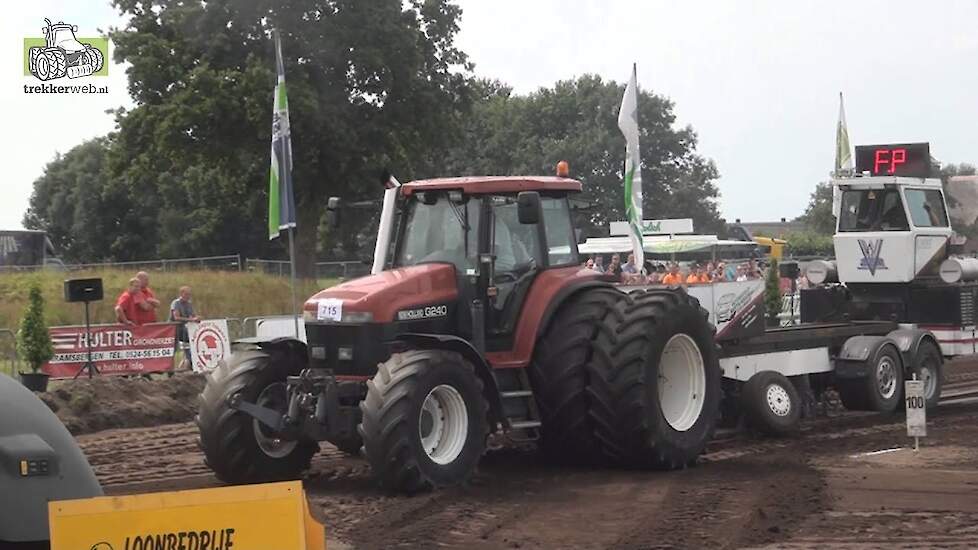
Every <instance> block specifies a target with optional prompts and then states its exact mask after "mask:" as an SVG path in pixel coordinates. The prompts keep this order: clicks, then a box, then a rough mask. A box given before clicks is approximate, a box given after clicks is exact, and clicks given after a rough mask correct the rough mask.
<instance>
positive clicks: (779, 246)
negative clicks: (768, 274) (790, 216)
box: [754, 236, 788, 261]
mask: <svg viewBox="0 0 978 550" xmlns="http://www.w3.org/2000/svg"><path fill="white" fill-rule="evenodd" d="M754 242H755V243H757V244H759V245H761V246H766V247H767V248H768V251H769V252H768V256H770V257H771V258H774V259H776V260H778V261H781V257H782V255H784V247H785V245H787V244H788V241H786V240H784V239H776V238H772V237H761V236H755V237H754Z"/></svg>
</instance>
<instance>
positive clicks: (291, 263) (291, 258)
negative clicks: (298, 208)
mask: <svg viewBox="0 0 978 550" xmlns="http://www.w3.org/2000/svg"><path fill="white" fill-rule="evenodd" d="M294 232H295V227H294V226H289V267H291V271H292V277H291V280H290V281H289V288H290V289H291V290H292V321H293V323H294V325H295V339H296V340H299V314H298V313H297V312H298V311H299V304H298V302H297V301H296V298H295V237H293V235H292V234H293V233H294Z"/></svg>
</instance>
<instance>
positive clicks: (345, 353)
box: [336, 348, 353, 361]
mask: <svg viewBox="0 0 978 550" xmlns="http://www.w3.org/2000/svg"><path fill="white" fill-rule="evenodd" d="M336 358H337V359H339V360H340V361H353V348H336Z"/></svg>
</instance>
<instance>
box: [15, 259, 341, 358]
mask: <svg viewBox="0 0 978 550" xmlns="http://www.w3.org/2000/svg"><path fill="white" fill-rule="evenodd" d="M133 275H134V273H133V272H132V271H128V270H121V269H108V270H98V271H82V272H72V273H70V274H69V273H64V272H57V271H38V272H31V273H2V274H0V329H4V328H8V329H11V330H14V331H16V330H17V326H18V324H19V323H20V317H21V315H22V314H23V311H24V308H25V307H26V306H27V291H28V288H29V287H30V284H31V282H32V281H38V282H39V283H40V285H41V290H42V293H43V294H44V314H45V315H44V317H45V320H46V321H47V323H48V326H58V325H78V324H82V323H84V322H85V309H84V306H83V305H82V304H68V303H65V301H64V280H65V279H66V278H68V277H71V278H85V277H101V278H102V280H103V285H104V287H105V299H104V300H102V301H101V302H93V303H92V305H91V315H92V323H93V324H95V323H111V322H114V320H115V314H114V312H113V307H114V306H115V300H116V298H117V297H118V296H119V294H120V293H121V292H122V291H123V289H125V288H126V285H127V281H128V280H129V278H130V277H132V276H133ZM337 282H338V281H337V280H336V279H321V280H319V281H312V280H300V281H298V288H297V289H296V297H297V299H298V301H299V303H300V304H301V303H302V302H303V301H305V299H306V298H308V297H309V296H312V295H313V294H315V293H316V292H317V291H319V290H320V289H323V288H326V287H329V286H332V285H334V284H336V283H337ZM149 284H150V288H152V289H153V292H155V293H156V297H157V298H159V300H160V302H162V305H161V309H160V310H159V311H158V313H157V318H158V320H160V321H165V320H166V316H167V315H168V313H169V310H168V308H169V305H170V301H171V300H173V299H174V298H176V297H177V291H178V289H179V288H180V287H181V286H183V285H190V286H191V287H193V296H194V298H193V300H194V309H195V310H196V311H197V313H198V314H199V315H200V316H202V317H204V318H224V317H227V318H244V317H251V316H257V315H277V314H288V312H289V310H290V309H291V306H290V302H291V294H290V292H289V280H288V278H286V277H277V276H273V275H265V274H262V273H250V272H237V271H171V272H154V273H150V281H149ZM4 339H6V338H5V337H4V336H3V335H2V334H0V348H2V340H4ZM0 352H2V349H0Z"/></svg>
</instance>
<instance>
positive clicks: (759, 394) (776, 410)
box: [741, 371, 801, 437]
mask: <svg viewBox="0 0 978 550" xmlns="http://www.w3.org/2000/svg"><path fill="white" fill-rule="evenodd" d="M741 398H742V400H743V409H744V414H745V415H746V418H747V422H748V424H750V426H751V427H752V428H754V429H756V430H757V431H759V432H762V433H765V434H767V435H772V436H776V437H780V436H786V435H789V434H791V433H793V432H794V431H795V430H797V429H798V423H799V422H800V421H801V398H800V397H799V395H798V390H797V389H795V386H794V384H792V383H791V381H789V380H788V379H787V378H786V377H785V376H784V375H783V374H781V373H779V372H775V371H761V372H759V373H757V374H755V375H754V376H751V378H750V380H748V381H747V383H746V384H744V388H743V391H742V392H741Z"/></svg>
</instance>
